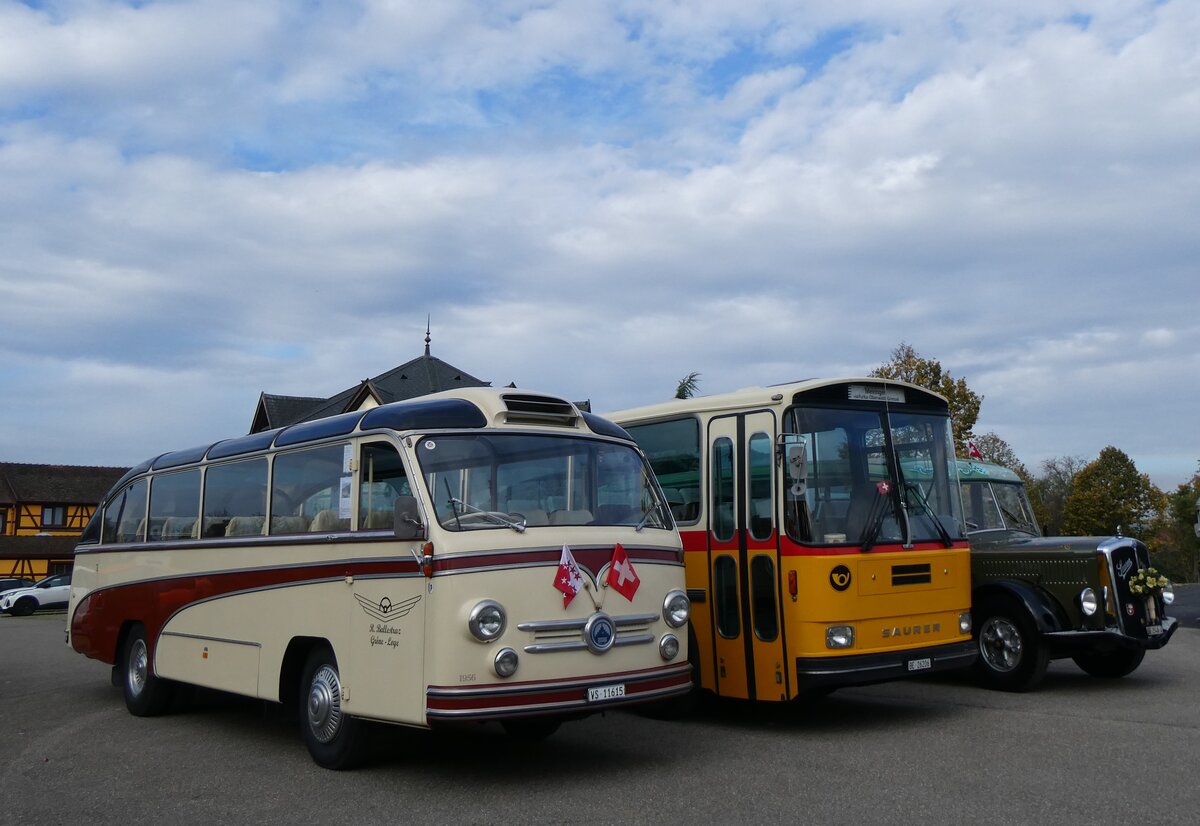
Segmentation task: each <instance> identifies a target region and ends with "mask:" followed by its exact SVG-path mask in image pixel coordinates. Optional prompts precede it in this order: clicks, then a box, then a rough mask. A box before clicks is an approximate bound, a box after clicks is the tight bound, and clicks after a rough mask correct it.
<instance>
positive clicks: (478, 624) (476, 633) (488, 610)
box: [467, 599, 507, 642]
mask: <svg viewBox="0 0 1200 826" xmlns="http://www.w3.org/2000/svg"><path fill="white" fill-rule="evenodd" d="M506 621H507V620H506V619H505V616H504V606H502V605H501V604H500V603H498V602H496V601H495V600H491V599H485V600H484V601H483V602H481V603H479V604H478V605H476V606H475V607H474V608H472V609H471V615H470V617H468V618H467V628H469V629H470V630H471V636H472V637H474V638H475V639H477V640H479V641H480V642H491V641H492V640H494V639H496V638H497V637H499V636H500V635H501V634H503V633H504V624H505V622H506Z"/></svg>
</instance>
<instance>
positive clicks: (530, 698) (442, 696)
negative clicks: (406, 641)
mask: <svg viewBox="0 0 1200 826" xmlns="http://www.w3.org/2000/svg"><path fill="white" fill-rule="evenodd" d="M691 670H692V669H691V666H690V665H689V664H688V663H686V662H684V663H680V664H676V665H669V666H664V667H661V668H652V669H647V670H644V671H633V672H625V673H616V674H596V675H590V676H587V677H572V678H568V679H563V680H545V681H538V682H524V683H505V684H493V685H486V686H471V687H464V688H460V687H458V686H429V687H428V688H427V689H426V691H425V704H426V707H425V716H426V718H427V719H428V720H429V721H430V722H436V721H439V720H443V721H444V720H500V719H505V718H512V717H529V716H534V715H543V714H564V715H572V714H581V715H582V714H590V713H592V712H593V711H601V710H603V709H607V708H613V707H615V706H624V705H630V704H633V703H641V702H645V701H648V700H659V699H663V698H665V697H674V696H677V695H680V694H686V693H687V692H688V691H690V690H691V688H692V675H691ZM617 685H620V686H622V692H623V693H622V694H621V695H620V696H615V697H613V696H607V697H605V699H601V700H592V701H589V700H588V693H589V692H588V689H593V688H595V689H604V688H609V687H612V686H617Z"/></svg>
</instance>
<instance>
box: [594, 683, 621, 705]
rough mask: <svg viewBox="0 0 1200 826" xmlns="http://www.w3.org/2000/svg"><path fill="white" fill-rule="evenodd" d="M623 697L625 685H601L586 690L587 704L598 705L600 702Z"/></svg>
mask: <svg viewBox="0 0 1200 826" xmlns="http://www.w3.org/2000/svg"><path fill="white" fill-rule="evenodd" d="M624 696H625V683H617V684H616V685H602V686H597V687H596V688H589V689H588V702H589V703H598V702H600V701H601V700H615V699H617V698H618V697H624Z"/></svg>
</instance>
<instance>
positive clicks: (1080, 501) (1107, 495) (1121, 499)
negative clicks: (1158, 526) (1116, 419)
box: [1063, 446, 1167, 536]
mask: <svg viewBox="0 0 1200 826" xmlns="http://www.w3.org/2000/svg"><path fill="white" fill-rule="evenodd" d="M1166 504H1167V502H1166V497H1165V496H1164V495H1163V492H1162V491H1161V490H1159V489H1158V488H1157V487H1155V486H1154V484H1153V483H1152V482H1151V481H1150V477H1149V476H1147V475H1146V474H1144V473H1138V469H1137V466H1136V465H1134V463H1133V460H1132V459H1130V458H1129V456H1127V455H1126V454H1125V453H1124V452H1122V451H1120V450H1118V449H1117V448H1115V447H1112V446H1109V447H1106V448H1104V450H1102V451H1100V455H1099V456H1097V457H1096V460H1095V461H1094V462H1092V463H1090V464H1089V465H1087V467H1085V468H1084V469H1083V470H1081V471H1079V473H1078V474H1077V475H1076V476H1075V482H1074V484H1073V486H1072V489H1071V494H1070V495H1069V496H1068V497H1067V501H1066V503H1065V505H1064V506H1063V533H1065V534H1068V535H1074V536H1110V535H1112V534H1114V533H1116V532H1117V530H1118V529H1119V530H1121V531H1123V532H1125V533H1135V532H1136V533H1143V534H1144V533H1146V532H1147V529H1148V528H1149V523H1150V521H1151V519H1152V518H1153V517H1154V516H1155V515H1156V514H1157V513H1158V512H1160V511H1162V510H1163V509H1164V508H1165V507H1166Z"/></svg>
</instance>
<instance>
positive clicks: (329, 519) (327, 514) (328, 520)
mask: <svg viewBox="0 0 1200 826" xmlns="http://www.w3.org/2000/svg"><path fill="white" fill-rule="evenodd" d="M349 528H350V520H349V519H342V518H341V517H339V516H338V512H337V511H335V510H333V509H332V508H326V509H325V510H323V511H318V512H317V515H316V516H314V517H313V521H312V524H311V525H309V526H308V529H309V530H310V531H318V532H319V531H345V530H349Z"/></svg>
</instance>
